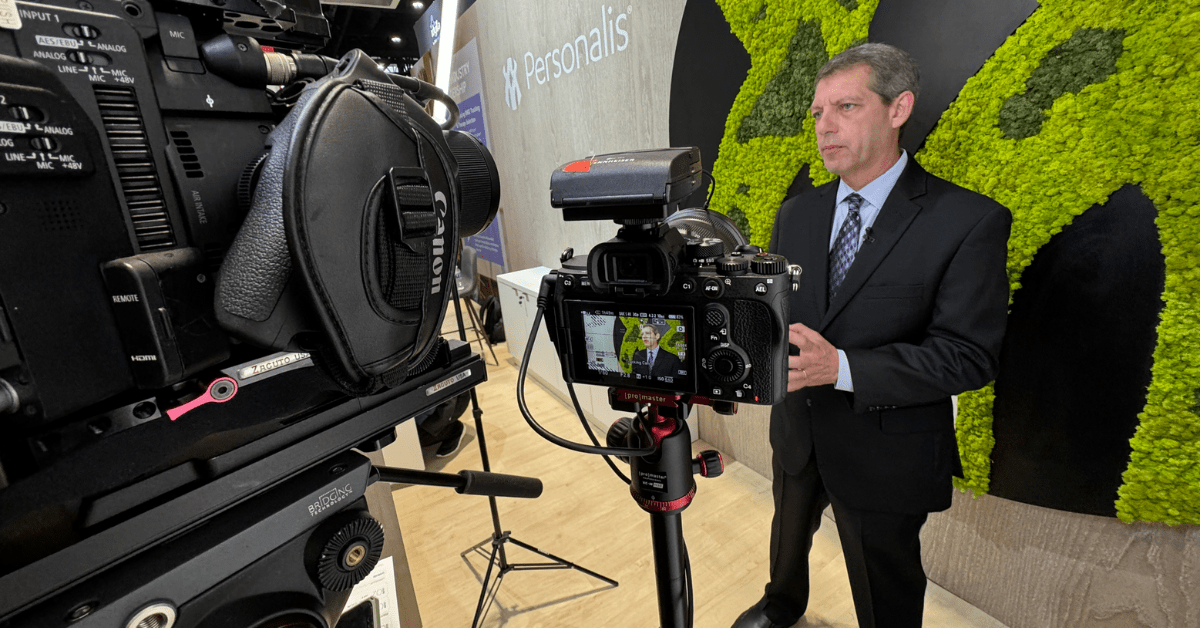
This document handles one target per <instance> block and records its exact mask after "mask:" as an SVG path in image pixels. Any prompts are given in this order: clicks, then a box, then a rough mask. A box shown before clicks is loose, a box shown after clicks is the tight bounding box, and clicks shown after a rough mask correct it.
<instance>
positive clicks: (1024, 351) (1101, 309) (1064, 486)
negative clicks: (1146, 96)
mask: <svg viewBox="0 0 1200 628" xmlns="http://www.w3.org/2000/svg"><path fill="white" fill-rule="evenodd" d="M1156 215H1157V210H1156V209H1155V207H1154V204H1153V203H1151V202H1150V199H1148V198H1146V196H1145V195H1144V194H1142V191H1141V189H1140V188H1137V187H1133V186H1127V187H1124V188H1122V189H1120V190H1118V191H1117V192H1116V193H1115V194H1113V195H1112V196H1111V197H1110V198H1109V199H1108V202H1107V203H1105V204H1104V205H1101V206H1097V207H1092V208H1090V209H1088V210H1087V211H1086V212H1084V213H1083V215H1081V216H1078V217H1076V218H1075V221H1074V222H1072V223H1071V224H1070V225H1068V226H1067V227H1066V228H1065V229H1063V231H1062V232H1061V233H1059V234H1058V235H1055V236H1054V237H1053V238H1051V239H1050V242H1049V243H1048V244H1046V245H1045V246H1043V247H1042V248H1041V250H1039V251H1038V253H1037V255H1036V256H1035V257H1034V258H1033V263H1032V264H1030V265H1029V267H1028V268H1027V269H1025V274H1024V276H1023V277H1022V278H1021V284H1022V286H1021V289H1020V290H1018V291H1017V292H1016V294H1015V295H1014V297H1013V304H1012V310H1011V313H1010V314H1009V316H1008V331H1007V333H1006V334H1005V337H1004V348H1003V350H1002V353H1001V356H1000V375H999V377H998V378H997V380H996V405H995V410H994V416H995V423H994V433H995V436H996V448H995V449H994V450H993V451H992V482H991V493H992V494H993V495H997V496H1000V497H1006V498H1008V499H1013V500H1017V501H1021V502H1025V503H1029V504H1035V505H1038V506H1046V507H1049V508H1057V509H1059V510H1070V511H1073V512H1082V513H1088V514H1094V515H1106V516H1115V515H1116V509H1115V507H1114V506H1113V502H1114V501H1115V500H1116V498H1117V487H1119V486H1120V485H1121V482H1122V480H1121V474H1122V473H1123V472H1124V471H1125V467H1126V466H1127V465H1128V464H1129V453H1130V446H1129V439H1130V438H1131V437H1132V436H1133V432H1134V429H1135V428H1136V427H1137V424H1138V418H1137V415H1138V413H1139V412H1141V410H1142V407H1143V406H1144V405H1145V404H1146V387H1147V386H1149V385H1150V367H1151V364H1152V356H1153V354H1154V346H1155V343H1156V339H1157V335H1156V333H1155V330H1156V328H1157V326H1158V316H1159V313H1160V312H1161V311H1162V308H1163V302H1162V299H1161V295H1162V292H1163V284H1164V280H1165V279H1164V278H1165V274H1166V266H1165V261H1164V260H1163V256H1162V245H1161V244H1160V243H1159V239H1158V228H1157V226H1156V225H1155V224H1154V219H1155V216H1156Z"/></svg>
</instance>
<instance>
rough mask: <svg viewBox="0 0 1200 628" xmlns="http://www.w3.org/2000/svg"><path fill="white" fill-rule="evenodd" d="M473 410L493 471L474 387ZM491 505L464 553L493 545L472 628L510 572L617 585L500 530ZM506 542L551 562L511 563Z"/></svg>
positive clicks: (492, 501)
mask: <svg viewBox="0 0 1200 628" xmlns="http://www.w3.org/2000/svg"><path fill="white" fill-rule="evenodd" d="M453 292H454V315H455V317H457V319H458V335H459V339H460V340H462V341H463V342H466V341H467V330H466V326H465V325H463V316H462V306H461V305H460V301H459V296H458V291H457V290H455V291H453ZM471 413H472V415H474V417H475V434H476V435H477V436H478V437H479V457H480V459H481V460H482V462H483V470H484V472H489V473H490V472H491V470H492V466H491V464H490V463H489V462H488V453H487V441H486V440H485V439H484V436H483V410H480V409H479V399H478V397H476V395H475V389H474V388H472V389H471ZM488 508H489V509H491V512H492V536H491V538H488V539H485V540H483V541H482V542H480V543H477V544H475V545H473V546H471V547H470V548H468V549H467V550H465V551H464V552H463V553H462V554H461V556H463V557H464V558H465V557H466V556H467V554H470V553H472V552H477V551H478V552H480V553H482V548H483V547H484V546H485V545H487V544H489V543H490V544H491V545H492V551H491V555H490V556H489V557H488V567H487V571H486V572H485V573H484V576H483V583H482V585H483V586H482V588H481V589H480V591H479V603H478V604H477V605H476V606H475V618H474V619H473V620H471V626H472V628H478V626H479V625H480V622H481V621H482V620H483V616H484V614H485V613H486V612H487V609H488V608H490V607H491V604H492V602H493V601H495V599H496V594H497V593H499V591H500V584H501V583H502V582H503V581H504V576H506V575H508V573H509V572H513V571H536V570H544V569H574V570H576V571H580V572H582V573H585V574H587V575H589V576H591V577H593V578H596V579H598V580H603V581H604V582H607V583H608V584H610V585H612V586H614V587H616V586H617V581H616V580H613V579H612V578H607V577H605V576H602V575H600V574H598V573H596V572H594V571H592V570H590V569H586V568H584V567H580V566H579V565H576V564H575V563H572V562H570V561H568V560H564V559H562V558H559V557H558V556H555V555H553V554H549V553H547V552H543V551H542V550H540V549H538V548H536V547H533V546H532V545H529V544H528V543H523V542H521V541H520V540H518V539H515V538H513V537H512V534H511V533H510V532H508V531H506V530H502V529H501V527H500V513H499V511H497V510H496V498H495V497H493V496H491V495H489V496H488ZM506 543H512V544H513V545H516V546H518V547H521V548H524V549H526V550H529V551H531V552H533V553H535V554H538V555H539V556H542V557H544V558H547V559H549V561H550V562H541V563H510V562H508V556H507V554H505V552H504V545H505V544H506ZM493 571H494V572H495V573H496V580H495V582H494V583H493V582H492V573H493Z"/></svg>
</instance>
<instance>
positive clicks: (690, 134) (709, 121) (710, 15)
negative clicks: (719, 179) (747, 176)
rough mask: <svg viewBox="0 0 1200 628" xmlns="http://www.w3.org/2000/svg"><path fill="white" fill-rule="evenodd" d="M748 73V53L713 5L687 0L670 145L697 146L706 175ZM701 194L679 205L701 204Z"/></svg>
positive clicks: (678, 46) (677, 54)
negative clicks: (726, 121) (726, 120)
mask: <svg viewBox="0 0 1200 628" xmlns="http://www.w3.org/2000/svg"><path fill="white" fill-rule="evenodd" d="M749 72H750V53H748V52H746V49H745V48H744V47H743V46H742V42H741V41H740V40H738V38H737V36H736V35H734V34H733V33H732V32H730V30H729V22H727V21H725V14H724V13H722V12H721V7H719V6H717V3H716V1H715V0H688V3H687V6H686V7H684V10H683V20H682V22H681V23H680V25H679V39H678V41H677V42H676V43H675V65H674V69H673V70H672V71H671V103H670V116H671V128H670V139H671V146H699V147H700V159H701V162H702V163H703V165H704V169H705V170H708V171H712V166H713V163H715V162H716V161H717V149H718V148H719V147H720V146H721V136H722V135H724V133H725V118H727V117H728V116H729V110H730V109H731V108H733V99H734V98H736V97H737V95H738V91H739V90H741V88H742V83H744V82H745V81H746V74H747V73H749ZM706 194H707V192H706V191H704V190H701V191H700V192H697V193H696V194H694V195H693V196H692V198H690V199H688V202H687V203H686V204H685V207H699V206H701V205H703V204H704V196H705V195H706Z"/></svg>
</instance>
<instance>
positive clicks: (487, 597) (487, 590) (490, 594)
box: [471, 539, 505, 628]
mask: <svg viewBox="0 0 1200 628" xmlns="http://www.w3.org/2000/svg"><path fill="white" fill-rule="evenodd" d="M501 545H502V541H500V540H498V539H493V540H492V555H491V556H489V557H488V567H487V571H486V572H484V574H483V587H482V588H481V589H480V590H479V603H478V604H476V605H475V618H474V619H472V620H471V627H472V628H478V627H479V622H480V621H481V620H482V619H483V615H484V613H485V610H486V607H488V606H491V602H492V601H493V600H495V599H496V593H498V592H499V591H500V581H502V580H504V571H505V570H504V568H501V569H500V571H499V573H497V574H496V583H495V585H494V586H493V585H492V583H491V580H492V570H493V569H494V568H495V567H496V552H498V551H499V550H500V546H501Z"/></svg>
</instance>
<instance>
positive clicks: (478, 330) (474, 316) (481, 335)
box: [467, 299, 500, 366]
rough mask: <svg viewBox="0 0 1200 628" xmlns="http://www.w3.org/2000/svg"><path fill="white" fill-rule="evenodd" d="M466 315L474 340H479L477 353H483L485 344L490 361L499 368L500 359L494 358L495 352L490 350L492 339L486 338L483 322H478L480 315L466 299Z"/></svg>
mask: <svg viewBox="0 0 1200 628" xmlns="http://www.w3.org/2000/svg"><path fill="white" fill-rule="evenodd" d="M467 315H469V316H470V317H471V326H472V327H474V328H475V334H476V338H477V339H478V340H479V352H480V353H483V346H484V343H487V350H488V351H489V352H491V354H492V361H493V362H495V363H496V366H500V359H499V358H497V357H496V352H495V350H493V349H492V339H491V338H488V337H487V334H486V333H485V332H484V331H483V321H482V320H480V319H481V314H479V313H477V312H476V311H475V308H474V307H472V306H471V300H470V299H467Z"/></svg>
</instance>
